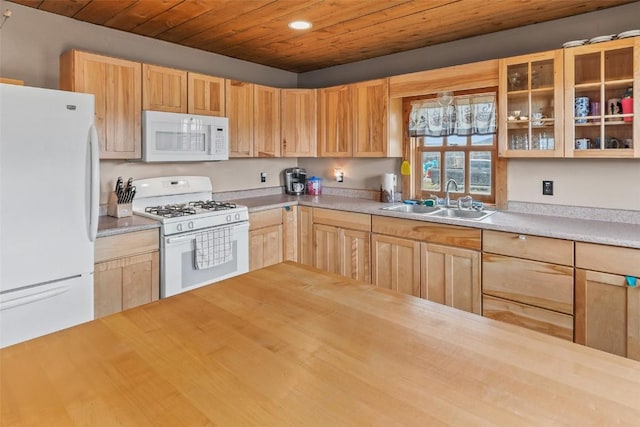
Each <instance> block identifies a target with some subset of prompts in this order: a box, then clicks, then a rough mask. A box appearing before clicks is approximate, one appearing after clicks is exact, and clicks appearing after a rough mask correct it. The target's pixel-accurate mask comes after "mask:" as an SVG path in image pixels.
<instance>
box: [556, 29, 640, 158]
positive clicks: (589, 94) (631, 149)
mask: <svg viewBox="0 0 640 427" xmlns="http://www.w3.org/2000/svg"><path fill="white" fill-rule="evenodd" d="M639 42H640V38H638V37H636V38H629V39H621V40H615V41H610V42H604V43H596V44H591V45H586V46H580V47H576V48H569V49H566V50H565V67H566V68H565V71H566V92H565V111H566V116H565V155H566V156H568V157H634V156H635V157H638V154H640V150H639V148H638V143H639V142H638V122H639V121H638V117H637V114H635V115H634V113H633V111H634V110H635V111H638V108H637V105H638V101H637V100H635V98H637V96H636V97H634V95H633V92H634V89H635V88H634V86H635V82H637V81H638V78H639V77H640V71H639V70H640V67H639V65H638V63H637V61H638V54H639V53H640V50H639V49H638V46H639V45H640V43H639ZM634 103H635V105H634ZM634 106H635V107H636V108H635V109H634Z"/></svg>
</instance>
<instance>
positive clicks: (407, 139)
mask: <svg viewBox="0 0 640 427" xmlns="http://www.w3.org/2000/svg"><path fill="white" fill-rule="evenodd" d="M491 92H493V93H495V95H496V104H497V103H498V88H497V87H488V88H479V89H472V90H459V91H454V92H453V95H454V96H460V95H473V94H481V93H491ZM436 98H437V93H430V94H425V95H419V96H412V97H405V98H403V99H402V104H403V106H402V110H403V144H404V146H405V147H408V148H409V150H408V152H407V151H406V150H405V153H407V154H408V155H409V158H405V159H404V160H409V161H410V162H411V164H412V165H413V166H412V168H411V173H412V175H413V188H414V191H413V193H414V194H413V195H412V196H415V198H419V199H427V198H429V196H430V195H436V196H438V197H439V198H443V197H445V193H446V192H445V190H446V188H445V186H444V185H445V184H444V182H443V181H442V179H441V180H440V186H441V188H440V191H433V190H424V191H423V190H422V179H423V165H422V153H424V152H437V153H440V156H441V162H440V164H441V167H440V174H441V177H442V176H443V175H444V169H443V168H442V165H443V164H444V158H445V153H446V152H453V151H456V152H460V151H463V152H464V153H465V166H464V167H465V182H464V184H465V185H464V188H465V192H452V193H453V194H457V195H459V196H460V197H462V196H465V195H469V193H468V190H469V188H470V187H469V180H470V173H469V171H470V169H469V163H470V155H469V153H471V152H474V151H482V152H487V151H489V152H491V178H492V179H491V194H490V195H484V194H473V195H471V196H472V197H473V200H477V201H480V202H483V203H486V204H491V205H499V204H501V200H500V195H499V194H498V189H499V188H504V187H506V186H505V185H504V184H505V183H506V163H505V162H504V161H503V160H502V159H501V158H500V157H499V156H498V132H496V133H495V134H494V135H493V144H492V145H471V136H467V137H466V138H467V145H464V146H460V145H457V146H449V145H446V144H444V143H443V145H440V146H437V147H430V146H423V145H420V144H419V143H418V139H420V138H422V137H412V136H409V131H408V123H409V115H410V114H411V104H412V102H414V101H426V100H432V99H436ZM496 111H498V105H496ZM442 138H443V140H444V141H443V142H446V138H447V137H442Z"/></svg>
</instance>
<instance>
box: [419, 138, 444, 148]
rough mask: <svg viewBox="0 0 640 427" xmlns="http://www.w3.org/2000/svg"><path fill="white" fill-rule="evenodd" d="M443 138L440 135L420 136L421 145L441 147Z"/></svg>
mask: <svg viewBox="0 0 640 427" xmlns="http://www.w3.org/2000/svg"><path fill="white" fill-rule="evenodd" d="M442 141H443V138H442V137H441V136H437V137H436V136H424V137H422V146H423V147H442Z"/></svg>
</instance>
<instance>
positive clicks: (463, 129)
mask: <svg viewBox="0 0 640 427" xmlns="http://www.w3.org/2000/svg"><path fill="white" fill-rule="evenodd" d="M444 101H446V102H443V100H440V101H439V100H437V99H429V100H422V101H414V102H413V103H412V104H411V114H410V115H409V136H447V135H461V136H465V135H486V134H493V133H496V94H495V93H484V94H474V95H461V96H453V97H450V98H448V99H446V100H444Z"/></svg>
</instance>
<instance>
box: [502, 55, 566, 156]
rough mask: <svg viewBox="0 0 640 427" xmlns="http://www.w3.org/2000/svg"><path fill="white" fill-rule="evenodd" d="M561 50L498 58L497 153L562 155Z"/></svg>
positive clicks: (506, 154) (508, 154)
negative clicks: (498, 125) (498, 112)
mask: <svg viewBox="0 0 640 427" xmlns="http://www.w3.org/2000/svg"><path fill="white" fill-rule="evenodd" d="M562 53H563V52H562V50H555V51H550V52H541V53H536V54H531V55H523V56H518V57H514V58H506V59H502V60H501V61H500V82H499V94H500V106H499V109H500V122H499V123H500V127H499V129H500V130H499V141H500V142H499V154H500V156H502V157H561V156H562V154H563V144H562V141H561V140H560V139H559V138H561V135H562V126H563V114H562V106H563V102H562V76H563V73H562V71H563V66H562V65H563V58H562Z"/></svg>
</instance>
